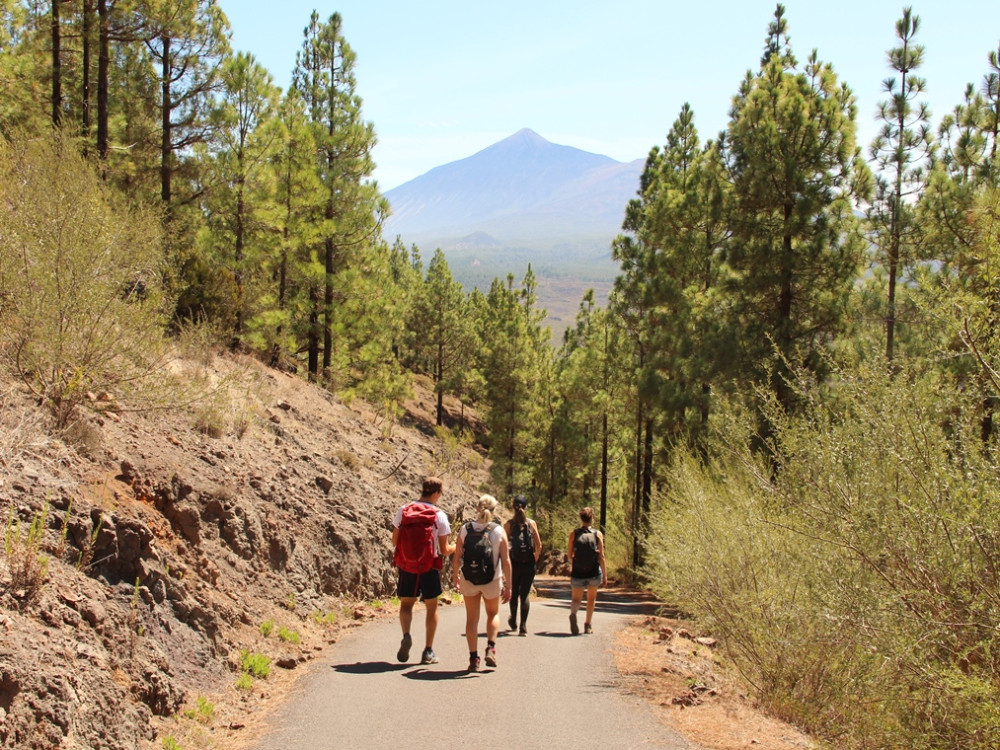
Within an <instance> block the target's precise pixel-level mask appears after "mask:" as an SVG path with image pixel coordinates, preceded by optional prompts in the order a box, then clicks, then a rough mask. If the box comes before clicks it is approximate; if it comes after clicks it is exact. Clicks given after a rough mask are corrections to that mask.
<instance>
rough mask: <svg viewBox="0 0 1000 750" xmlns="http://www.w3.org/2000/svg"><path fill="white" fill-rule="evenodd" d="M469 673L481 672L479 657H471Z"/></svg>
mask: <svg viewBox="0 0 1000 750" xmlns="http://www.w3.org/2000/svg"><path fill="white" fill-rule="evenodd" d="M469 671H470V672H478V671H479V657H478V656H470V657H469Z"/></svg>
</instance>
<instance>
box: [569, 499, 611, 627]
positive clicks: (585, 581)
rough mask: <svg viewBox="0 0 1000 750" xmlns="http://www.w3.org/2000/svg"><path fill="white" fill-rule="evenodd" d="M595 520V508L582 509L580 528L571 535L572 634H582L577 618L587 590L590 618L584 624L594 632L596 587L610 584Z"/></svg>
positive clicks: (602, 539)
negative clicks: (594, 524)
mask: <svg viewBox="0 0 1000 750" xmlns="http://www.w3.org/2000/svg"><path fill="white" fill-rule="evenodd" d="M593 522H594V509H593V508H591V507H589V506H588V507H586V508H583V509H582V510H581V511H580V528H578V529H574V530H573V531H571V532H570V534H569V562H570V574H569V575H570V578H569V584H570V587H571V589H572V594H573V597H572V600H571V601H570V605H569V630H570V632H571V633H572V634H573V635H579V634H580V626H579V625H578V624H577V621H576V613H577V611H578V610H579V609H580V603H581V602H582V601H583V591H584V589H586V591H587V619H586V620H584V623H583V632H584V633H588V634H589V633H593V632H594V629H593V627H592V626H591V621H592V620H593V619H594V604H595V603H596V601H597V587H598V586H607V585H608V568H607V566H606V565H605V563H604V534H602V533H601V532H600V531H598V530H597V529H594V528H591V526H590V524H592V523H593Z"/></svg>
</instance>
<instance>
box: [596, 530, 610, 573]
mask: <svg viewBox="0 0 1000 750" xmlns="http://www.w3.org/2000/svg"><path fill="white" fill-rule="evenodd" d="M597 561H598V563H599V564H600V566H601V575H602V576H603V580H602V581H601V585H602V586H607V585H608V566H607V565H606V564H605V562H604V534H602V533H601V532H600V531H598V532H597Z"/></svg>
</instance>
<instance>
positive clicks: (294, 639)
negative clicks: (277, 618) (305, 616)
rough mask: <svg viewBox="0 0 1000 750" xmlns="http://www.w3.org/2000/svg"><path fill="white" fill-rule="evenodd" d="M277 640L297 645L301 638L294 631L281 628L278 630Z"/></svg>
mask: <svg viewBox="0 0 1000 750" xmlns="http://www.w3.org/2000/svg"><path fill="white" fill-rule="evenodd" d="M278 640H280V641H283V642H285V643H299V641H301V640H302V638H301V637H300V636H299V634H298V633H297V632H295V631H294V630H289V629H288V628H286V627H284V626H281V627H279V628H278Z"/></svg>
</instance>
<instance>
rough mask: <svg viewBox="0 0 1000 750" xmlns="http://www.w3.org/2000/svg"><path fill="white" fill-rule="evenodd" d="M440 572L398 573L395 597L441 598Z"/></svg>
mask: <svg viewBox="0 0 1000 750" xmlns="http://www.w3.org/2000/svg"><path fill="white" fill-rule="evenodd" d="M441 591H442V589H441V571H440V570H438V569H437V568H433V569H431V570H428V571H427V572H426V573H407V572H406V571H405V570H400V571H399V583H398V584H396V596H398V597H399V598H400V599H414V598H416V597H418V596H419V597H420V599H421V600H424V599H437V598H438V597H439V596H441Z"/></svg>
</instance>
